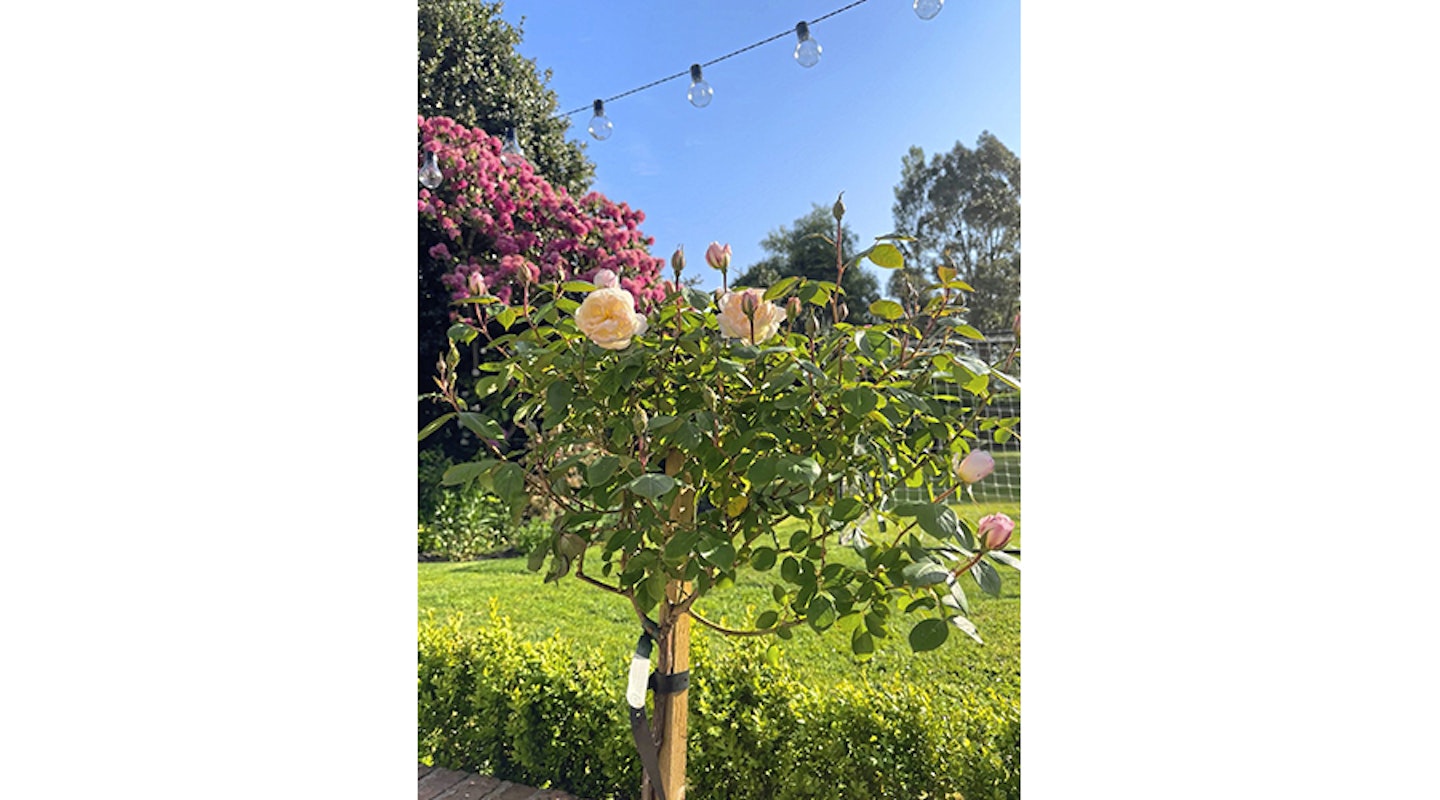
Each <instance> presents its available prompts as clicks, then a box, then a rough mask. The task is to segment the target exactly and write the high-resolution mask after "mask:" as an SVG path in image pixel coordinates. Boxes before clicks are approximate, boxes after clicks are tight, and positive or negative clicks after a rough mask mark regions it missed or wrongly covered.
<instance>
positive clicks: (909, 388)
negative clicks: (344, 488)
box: [422, 204, 1019, 800]
mask: <svg viewBox="0 0 1440 800" xmlns="http://www.w3.org/2000/svg"><path fill="white" fill-rule="evenodd" d="M841 213H843V209H841V208H839V207H838V204H837V213H836V217H837V222H838V219H839V217H840V214H841ZM838 250H839V248H838V247H837V261H838ZM676 255H677V257H676V258H675V259H674V260H673V261H672V265H673V266H674V267H675V273H676V274H675V281H674V282H673V283H671V284H668V285H667V286H668V288H669V291H668V294H667V296H666V298H665V299H664V300H663V301H662V302H661V303H660V304H659V306H658V307H657V308H656V309H655V310H653V311H651V313H649V314H648V315H641V314H640V313H637V311H636V305H635V302H634V299H633V298H632V297H631V296H630V295H629V293H628V292H626V290H625V289H623V288H620V287H618V286H617V285H616V284H615V282H614V277H613V275H607V274H605V273H603V272H602V273H599V274H597V275H596V276H595V280H596V281H597V283H598V284H600V285H597V283H590V282H585V281H568V282H562V281H559V280H556V281H552V282H549V283H533V284H529V285H527V286H526V291H525V292H523V293H522V294H523V296H512V297H511V298H510V300H511V302H509V303H507V302H502V301H501V300H500V299H498V298H496V297H494V296H481V297H474V298H470V299H468V300H467V301H466V305H465V307H466V308H468V309H470V310H472V312H473V314H474V316H473V317H471V318H468V319H469V320H473V324H472V322H471V321H466V322H462V323H459V324H457V325H456V326H454V327H453V328H452V329H451V331H450V334H451V338H452V339H453V340H458V341H459V342H462V343H465V342H470V341H473V340H475V339H476V338H477V337H482V341H485V346H486V347H488V348H489V349H490V350H492V351H493V352H494V353H495V354H496V355H497V356H498V358H497V360H494V361H490V362H487V363H485V364H484V365H483V366H482V367H481V369H482V370H485V371H487V372H488V374H486V375H484V377H482V378H481V379H480V383H481V384H482V392H481V393H482V394H489V393H492V392H502V393H508V394H509V395H510V396H511V397H513V398H515V399H516V401H517V402H518V410H516V411H515V413H514V418H513V421H514V423H515V424H517V425H520V426H523V427H524V428H525V430H526V431H527V433H528V449H527V450H526V451H525V452H507V451H505V450H504V449H502V447H503V446H502V444H501V440H502V439H503V438H504V437H503V436H502V435H501V433H500V425H499V421H497V420H493V419H489V418H486V417H485V416H483V415H480V414H477V413H475V412H473V411H470V410H468V409H467V408H466V406H465V404H464V402H463V400H461V399H460V398H459V397H458V396H457V395H456V393H455V391H454V383H455V376H454V364H455V363H456V361H457V356H456V355H455V353H454V352H453V348H452V353H451V356H450V359H449V360H448V362H447V364H448V368H446V369H442V373H443V374H442V376H441V378H440V379H439V382H440V384H441V389H442V394H443V395H444V396H446V397H447V398H448V399H449V400H450V402H451V405H452V409H453V410H452V411H451V412H450V413H449V414H447V415H445V417H443V418H442V419H441V420H439V421H437V422H436V423H435V424H434V425H432V426H430V427H429V428H427V431H426V432H428V431H429V430H433V429H434V428H435V427H437V426H438V425H440V424H444V421H445V420H448V419H450V418H452V417H453V418H456V419H458V421H459V422H460V423H461V424H463V425H466V426H468V427H470V428H471V429H472V430H474V431H476V432H477V433H479V434H480V435H481V436H482V437H483V438H484V439H485V440H486V442H487V445H488V447H489V450H488V451H487V452H486V453H484V454H483V457H481V458H479V459H477V460H474V461H471V462H468V463H462V464H457V465H456V466H454V467H453V468H451V470H450V471H449V472H448V473H447V475H446V480H447V482H450V483H462V482H468V481H472V480H477V481H480V482H481V483H482V484H483V485H484V486H485V487H486V488H488V489H491V490H493V491H494V492H495V493H496V494H498V495H499V496H500V497H502V498H503V499H504V500H505V501H506V502H507V503H509V504H510V505H511V507H512V508H514V509H516V511H517V513H518V512H519V510H520V509H522V508H523V507H525V505H526V504H527V502H528V501H529V499H530V498H531V496H533V495H539V496H542V497H544V498H546V499H547V500H548V501H549V502H550V503H551V504H553V506H554V507H556V508H558V509H559V514H558V516H557V517H556V520H555V526H554V535H553V536H552V537H551V539H550V541H549V542H547V543H545V544H544V545H542V546H541V547H539V548H538V549H536V550H535V551H534V552H533V553H531V554H530V567H531V568H532V569H535V570H539V569H542V568H543V569H545V580H547V581H553V580H558V579H560V578H562V577H564V576H567V575H571V574H573V575H574V576H575V577H576V578H578V579H580V580H582V581H584V582H586V583H589V584H592V585H594V586H596V587H599V588H600V589H603V590H605V591H607V592H610V593H612V594H615V595H617V596H618V597H622V598H625V600H627V601H628V602H629V603H630V604H631V605H632V606H633V608H634V611H635V613H636V615H637V619H638V620H639V621H640V623H641V626H642V627H644V628H645V629H646V630H647V631H648V632H650V633H651V634H652V635H653V636H654V638H655V640H656V643H657V645H658V651H659V652H658V665H657V667H658V672H659V673H660V674H661V675H669V674H673V673H682V672H686V671H687V670H688V667H689V653H688V643H689V624H690V620H694V621H695V622H697V623H699V624H701V625H704V626H706V627H708V628H711V629H713V630H716V631H718V632H720V633H724V634H730V635H735V636H757V635H770V634H773V635H775V636H779V637H781V638H789V637H790V636H791V633H792V631H791V629H792V628H795V627H797V626H800V625H808V626H810V627H811V628H813V629H814V630H816V631H826V630H828V629H831V628H838V629H839V630H840V631H841V632H842V633H843V634H844V635H845V636H847V637H848V638H849V641H850V649H851V651H852V652H853V653H854V655H855V656H856V657H857V658H860V659H864V658H867V657H869V656H870V654H872V653H873V652H874V650H875V646H876V645H875V643H876V639H878V638H883V637H887V636H891V635H892V631H895V630H896V629H897V628H898V629H900V630H901V631H903V632H904V634H905V635H906V637H907V639H908V641H909V644H910V646H911V647H912V648H913V649H915V650H917V651H920V650H931V649H934V648H937V647H940V646H941V645H942V644H944V643H945V642H946V640H947V639H948V638H950V637H951V633H952V628H954V629H958V630H960V631H961V632H963V633H965V634H966V635H968V636H969V637H971V638H973V639H975V640H976V641H979V640H980V637H979V635H978V632H977V631H976V628H975V626H974V625H973V624H972V623H971V622H970V621H969V620H968V619H967V614H968V610H969V604H968V601H967V599H966V594H965V591H964V590H963V588H962V584H961V582H960V580H959V579H960V578H961V577H962V576H963V575H965V574H966V573H969V574H970V575H971V576H972V578H973V579H974V580H975V582H976V583H977V584H978V585H979V587H980V589H981V590H982V591H985V592H987V593H990V594H998V592H999V588H1000V577H999V573H998V572H997V571H996V570H995V568H994V566H993V565H992V564H991V563H990V562H989V560H987V554H989V555H990V556H992V557H994V558H995V559H996V560H1002V561H1005V562H1007V563H1010V562H1013V559H1011V558H1010V557H1009V556H1006V555H1004V554H1003V553H1000V552H998V548H999V547H1000V546H1002V545H1003V544H1004V543H1005V542H1006V541H1008V539H1009V532H1010V527H1013V523H1010V521H1009V518H1008V517H1007V518H1005V519H1004V520H1000V519H998V518H996V519H987V521H986V523H985V524H984V530H983V531H982V532H980V534H979V535H977V532H976V531H975V530H972V529H971V527H970V526H969V525H968V524H967V523H966V522H965V521H964V520H961V519H960V518H959V517H958V516H957V515H956V514H955V513H954V512H953V511H952V510H951V509H950V508H949V507H948V506H947V504H946V503H947V500H950V499H952V496H953V495H955V493H956V491H957V489H960V488H962V487H964V486H966V485H968V483H970V482H973V481H975V480H980V479H982V478H983V477H984V474H988V472H989V469H990V468H993V461H990V462H989V463H988V465H987V464H986V462H987V461H988V458H982V457H979V456H974V455H972V450H974V448H973V445H974V444H975V443H976V442H977V441H978V436H977V431H979V430H980V428H981V422H982V417H983V411H984V408H985V406H986V404H987V402H988V398H989V396H990V392H991V390H992V387H996V385H997V384H1004V385H1006V386H1008V387H1010V388H1011V389H1013V390H1018V389H1019V385H1018V381H1016V380H1015V379H1014V378H1012V377H1010V376H1009V375H1007V374H1005V373H1004V372H1002V371H1001V370H1000V369H999V366H1000V365H999V364H998V363H997V364H996V365H990V364H986V363H985V362H983V361H981V360H980V359H978V358H976V357H975V356H974V355H972V354H971V351H970V348H969V347H967V346H966V345H965V344H964V340H965V339H967V338H969V339H977V338H979V337H980V334H979V333H978V332H976V331H975V330H974V329H973V328H971V327H970V326H968V325H966V324H965V323H964V321H963V317H962V314H963V312H964V308H963V307H962V306H961V304H960V300H961V297H962V292H966V291H970V287H968V286H967V285H965V284H964V283H963V282H961V281H958V280H956V279H955V274H954V272H953V271H950V270H948V269H945V268H941V269H940V270H939V271H938V275H937V283H936V289H937V291H936V292H935V293H934V295H933V299H932V300H931V301H930V302H929V303H928V305H926V306H924V307H923V308H918V309H915V310H914V311H913V312H912V313H909V314H907V313H906V310H905V309H903V308H902V307H901V306H900V304H898V303H895V302H892V301H889V300H879V301H876V302H875V303H873V304H872V305H871V306H870V309H869V310H870V312H871V313H872V314H873V316H874V318H876V319H878V320H880V321H879V322H878V323H876V324H872V325H867V326H855V325H851V324H848V323H845V322H843V321H842V322H839V323H837V324H835V325H833V327H832V326H828V325H824V326H822V325H821V323H820V320H819V315H817V314H816V313H815V312H816V311H817V310H818V309H820V308H821V307H827V306H828V307H829V308H830V310H831V312H832V314H831V317H830V318H832V319H838V320H843V319H845V316H846V313H845V310H844V307H843V303H844V299H843V297H842V296H841V290H840V289H839V288H838V283H839V281H838V278H839V277H840V276H841V275H843V271H844V269H846V268H852V267H854V266H855V265H856V261H858V260H859V259H861V258H869V259H870V260H871V261H872V262H874V263H875V264H877V265H879V266H881V267H886V268H895V267H898V266H900V263H901V256H900V253H899V251H898V249H897V248H896V247H895V246H894V245H893V244H891V243H889V242H888V241H883V240H882V241H880V242H878V243H877V244H876V245H875V246H873V247H871V248H869V249H868V250H865V251H864V252H862V253H861V254H859V255H858V256H856V259H855V260H854V261H851V262H850V263H837V281H836V282H833V283H832V282H826V281H815V280H808V279H803V278H794V277H792V278H787V279H785V280H782V281H780V282H778V283H776V284H775V285H773V286H770V287H768V288H763V287H751V288H749V289H742V288H740V287H737V288H736V290H734V291H731V290H729V289H728V287H727V288H725V289H722V290H721V291H720V292H717V293H716V295H718V296H715V295H711V294H706V293H703V292H699V291H696V290H694V289H686V288H680V289H677V288H675V287H680V286H681V285H682V284H681V281H680V273H681V270H682V269H683V258H682V257H680V254H679V253H678V252H677V254H676ZM708 255H709V258H708V259H707V260H709V261H710V262H711V263H712V265H713V266H716V267H717V268H719V269H721V271H722V276H723V275H724V274H725V270H726V269H727V268H728V266H729V264H728V261H729V258H728V255H729V254H728V248H723V249H722V248H720V247H719V246H718V245H713V246H712V247H711V248H710V251H709V253H708ZM722 284H723V277H722ZM1011 355H1012V357H1013V355H1014V354H1013V353H1012V354H1011ZM955 385H959V386H962V387H964V389H965V392H964V393H957V392H955V391H954V389H953V387H954V386H955ZM512 407H514V406H512ZM1005 422H1006V423H1008V424H1013V422H1014V420H1013V419H1007V420H1005ZM424 435H425V432H422V437H423V436H424ZM974 452H977V453H978V452H980V451H979V450H974ZM967 456H970V458H969V460H968V462H967V461H965V459H966V457H967ZM960 463H965V468H964V470H963V471H960V470H959V469H958V465H959V464H960ZM981 473H984V474H981ZM843 549H848V550H850V551H852V552H853V555H850V556H846V557H840V552H839V551H841V550H843ZM742 570H749V571H752V572H754V573H758V574H759V575H761V576H764V577H765V578H768V579H769V583H770V584H771V601H772V602H771V604H770V606H769V607H767V608H764V609H762V610H761V611H760V612H759V614H758V615H757V616H756V618H755V619H754V620H751V621H750V623H751V624H750V625H749V626H748V627H745V628H742V629H737V628H730V627H726V626H723V625H721V624H719V623H718V622H716V621H714V620H711V619H709V618H707V617H706V616H705V614H704V608H705V598H706V597H707V596H708V595H709V594H710V593H711V592H714V591H723V590H724V589H725V588H726V587H728V586H730V585H731V584H733V583H734V582H735V581H736V579H737V576H738V575H739V573H740V572H741V571H742ZM642 697H643V690H642ZM684 698H685V695H684V693H683V691H682V692H677V693H674V694H666V695H663V696H662V695H657V701H656V717H657V723H658V724H657V729H658V730H659V731H660V732H661V743H660V747H661V752H660V757H661V763H660V768H659V769H660V772H661V775H660V776H659V781H660V783H662V784H663V789H664V790H665V791H664V796H665V797H667V798H669V800H675V798H678V797H681V796H682V794H683V785H684V739H685V705H684V702H685V700H684ZM647 771H648V770H647ZM647 777H653V776H647ZM652 791H653V788H652ZM647 796H648V795H647Z"/></svg>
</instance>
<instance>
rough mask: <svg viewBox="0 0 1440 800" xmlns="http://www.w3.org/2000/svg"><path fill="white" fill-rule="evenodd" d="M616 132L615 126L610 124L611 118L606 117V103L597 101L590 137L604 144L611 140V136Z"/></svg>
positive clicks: (591, 121) (591, 122)
mask: <svg viewBox="0 0 1440 800" xmlns="http://www.w3.org/2000/svg"><path fill="white" fill-rule="evenodd" d="M614 132H615V125H614V124H613V123H611V122H610V118H609V117H607V116H605V101H604V100H596V101H595V116H593V117H591V118H590V135H591V136H594V137H595V138H596V139H599V140H600V141H602V142H603V141H605V140H606V139H609V138H610V134H612V133H614Z"/></svg>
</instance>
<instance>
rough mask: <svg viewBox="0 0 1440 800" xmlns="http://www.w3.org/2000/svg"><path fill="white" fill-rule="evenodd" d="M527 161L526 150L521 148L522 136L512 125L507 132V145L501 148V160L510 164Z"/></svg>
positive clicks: (516, 164) (513, 165) (515, 164)
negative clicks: (517, 133) (518, 134)
mask: <svg viewBox="0 0 1440 800" xmlns="http://www.w3.org/2000/svg"><path fill="white" fill-rule="evenodd" d="M524 161H525V151H524V150H521V149H520V137H519V136H517V135H516V134H515V128H513V127H511V128H510V129H509V130H507V131H506V132H505V146H504V147H502V148H501V149H500V162H501V163H503V164H506V165H508V166H512V167H515V166H519V165H520V164H522V163H524Z"/></svg>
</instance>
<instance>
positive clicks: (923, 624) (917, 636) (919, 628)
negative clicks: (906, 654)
mask: <svg viewBox="0 0 1440 800" xmlns="http://www.w3.org/2000/svg"><path fill="white" fill-rule="evenodd" d="M949 636H950V625H949V624H948V623H946V622H945V620H943V619H934V618H931V619H922V620H920V621H919V622H917V623H915V627H913V628H911V629H910V649H911V650H914V651H915V652H917V653H923V652H926V651H927V650H934V649H935V648H937V647H939V646H940V645H942V644H945V639H946V638H948V637H949Z"/></svg>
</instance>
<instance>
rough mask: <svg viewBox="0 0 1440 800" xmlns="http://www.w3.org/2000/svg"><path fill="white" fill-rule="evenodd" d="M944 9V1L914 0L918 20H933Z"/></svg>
mask: <svg viewBox="0 0 1440 800" xmlns="http://www.w3.org/2000/svg"><path fill="white" fill-rule="evenodd" d="M944 7H945V0H915V15H916V16H918V17H919V18H920V19H935V15H936V14H939V13H940V9H942V8H944Z"/></svg>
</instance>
